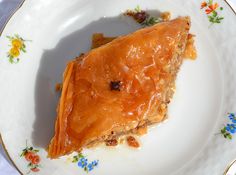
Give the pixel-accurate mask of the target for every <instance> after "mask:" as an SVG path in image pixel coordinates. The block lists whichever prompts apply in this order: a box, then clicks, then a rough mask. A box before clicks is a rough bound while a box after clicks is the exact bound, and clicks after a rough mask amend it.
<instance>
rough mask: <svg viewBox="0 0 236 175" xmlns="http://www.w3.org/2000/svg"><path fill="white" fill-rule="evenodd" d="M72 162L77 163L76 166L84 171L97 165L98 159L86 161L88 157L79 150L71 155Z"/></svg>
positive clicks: (90, 169)
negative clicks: (76, 153)
mask: <svg viewBox="0 0 236 175" xmlns="http://www.w3.org/2000/svg"><path fill="white" fill-rule="evenodd" d="M71 162H72V163H77V166H78V167H80V168H82V169H83V170H84V171H85V172H87V173H88V172H90V171H92V170H93V169H94V168H95V167H96V166H98V160H94V161H92V162H88V159H87V158H86V157H85V156H84V155H83V154H82V153H81V152H80V153H78V155H75V156H73V158H72V161H71Z"/></svg>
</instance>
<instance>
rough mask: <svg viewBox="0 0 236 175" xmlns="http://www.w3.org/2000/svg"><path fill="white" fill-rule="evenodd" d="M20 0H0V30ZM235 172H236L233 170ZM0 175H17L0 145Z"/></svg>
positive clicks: (233, 3) (234, 2)
mask: <svg viewBox="0 0 236 175" xmlns="http://www.w3.org/2000/svg"><path fill="white" fill-rule="evenodd" d="M21 1H22V0H0V29H1V27H2V26H3V25H4V24H5V22H6V20H7V19H8V16H9V14H11V12H13V11H14V8H15V7H17V6H18V5H19V4H20V3H21ZM228 2H229V3H230V4H231V6H232V7H233V8H234V9H236V0H228ZM235 172H236V170H235ZM0 175H19V173H18V172H17V171H16V170H15V168H14V167H13V166H12V165H11V162H10V161H9V160H8V158H7V156H6V154H5V153H4V150H3V148H2V146H1V145H0Z"/></svg>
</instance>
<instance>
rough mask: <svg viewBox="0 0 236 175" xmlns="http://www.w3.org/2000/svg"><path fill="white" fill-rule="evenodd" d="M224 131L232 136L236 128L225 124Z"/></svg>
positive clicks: (233, 125)
mask: <svg viewBox="0 0 236 175" xmlns="http://www.w3.org/2000/svg"><path fill="white" fill-rule="evenodd" d="M225 128H226V130H227V131H228V132H230V133H231V134H234V133H235V132H236V126H235V124H227V126H226V127H225Z"/></svg>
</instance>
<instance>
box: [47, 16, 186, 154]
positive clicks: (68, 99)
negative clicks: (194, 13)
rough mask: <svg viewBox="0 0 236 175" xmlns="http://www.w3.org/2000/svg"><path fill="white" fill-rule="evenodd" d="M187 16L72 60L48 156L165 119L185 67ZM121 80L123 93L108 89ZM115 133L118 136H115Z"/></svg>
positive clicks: (126, 37)
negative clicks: (182, 65)
mask: <svg viewBox="0 0 236 175" xmlns="http://www.w3.org/2000/svg"><path fill="white" fill-rule="evenodd" d="M189 28H190V20H189V18H177V19H175V20H172V21H169V22H164V23H160V24H157V25H155V26H152V27H148V28H144V29H141V30H138V31H136V32H134V33H133V34H130V35H127V36H123V37H119V38H117V39H114V40H113V41H111V42H109V43H107V44H105V45H103V46H101V47H99V48H96V49H93V50H92V51H90V52H88V53H86V54H84V55H83V56H81V57H79V58H76V59H75V60H74V61H71V62H70V63H69V64H68V65H67V68H66V71H65V73H64V80H63V88H62V96H61V99H60V102H59V105H58V111H57V114H58V116H57V121H56V126H55V136H54V137H53V139H52V141H51V143H50V145H49V150H48V156H49V157H50V158H57V157H59V156H62V155H65V154H68V153H70V152H72V151H78V150H81V149H82V148H85V147H90V146H92V145H96V144H98V143H101V142H104V141H105V140H109V139H111V138H113V137H114V133H115V135H116V136H121V135H125V134H127V133H130V132H134V130H137V128H139V127H142V126H143V127H145V126H147V125H149V124H151V123H158V122H161V121H163V120H164V119H165V118H166V113H167V104H168V103H169V101H170V99H171V98H172V95H173V93H174V81H175V78H176V74H177V72H178V70H179V67H180V65H181V63H182V57H181V55H182V54H183V51H184V49H185V45H186V41H187V36H188V32H189V31H188V30H189ZM112 81H120V82H122V83H121V90H120V91H114V90H111V89H110V82H112ZM111 132H114V133H113V134H112V133H111Z"/></svg>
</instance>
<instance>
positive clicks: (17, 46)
mask: <svg viewBox="0 0 236 175" xmlns="http://www.w3.org/2000/svg"><path fill="white" fill-rule="evenodd" d="M6 37H7V38H8V39H9V41H10V42H11V43H10V45H9V46H10V47H11V48H10V49H9V51H8V52H7V57H8V59H9V62H10V63H11V64H13V63H18V62H19V61H20V58H19V56H20V54H21V52H24V53H25V52H26V45H25V42H26V41H29V40H25V39H23V38H22V37H20V36H19V35H18V34H15V35H14V36H6Z"/></svg>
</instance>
